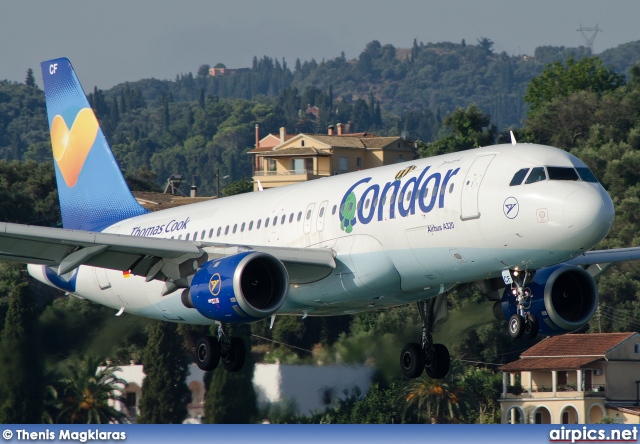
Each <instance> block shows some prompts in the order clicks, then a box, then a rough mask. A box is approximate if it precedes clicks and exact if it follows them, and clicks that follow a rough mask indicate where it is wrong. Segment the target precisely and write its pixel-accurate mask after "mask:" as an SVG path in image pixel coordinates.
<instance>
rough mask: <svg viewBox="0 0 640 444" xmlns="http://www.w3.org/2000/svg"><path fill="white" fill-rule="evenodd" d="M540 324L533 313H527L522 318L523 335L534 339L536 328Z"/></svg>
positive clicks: (536, 334) (538, 327)
mask: <svg viewBox="0 0 640 444" xmlns="http://www.w3.org/2000/svg"><path fill="white" fill-rule="evenodd" d="M539 329H540V325H539V324H538V318H536V317H535V315H529V316H527V318H526V319H525V320H524V337H525V338H528V339H534V338H535V337H536V336H538V330H539Z"/></svg>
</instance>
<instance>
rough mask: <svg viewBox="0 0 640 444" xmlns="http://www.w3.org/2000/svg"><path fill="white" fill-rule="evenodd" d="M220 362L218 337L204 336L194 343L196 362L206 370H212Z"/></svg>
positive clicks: (201, 368)
mask: <svg viewBox="0 0 640 444" xmlns="http://www.w3.org/2000/svg"><path fill="white" fill-rule="evenodd" d="M218 362H220V343H219V342H218V338H215V337H213V336H204V337H202V338H200V340H198V345H196V364H198V367H199V368H200V370H204V371H206V372H208V371H211V370H214V369H215V368H216V367H217V366H218Z"/></svg>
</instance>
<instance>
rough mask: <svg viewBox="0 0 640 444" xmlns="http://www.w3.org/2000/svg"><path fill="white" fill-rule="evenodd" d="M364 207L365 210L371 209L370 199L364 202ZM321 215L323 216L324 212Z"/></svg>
mask: <svg viewBox="0 0 640 444" xmlns="http://www.w3.org/2000/svg"><path fill="white" fill-rule="evenodd" d="M364 209H365V210H368V209H369V199H367V200H366V202H365V203H364ZM320 217H322V214H321V215H320Z"/></svg>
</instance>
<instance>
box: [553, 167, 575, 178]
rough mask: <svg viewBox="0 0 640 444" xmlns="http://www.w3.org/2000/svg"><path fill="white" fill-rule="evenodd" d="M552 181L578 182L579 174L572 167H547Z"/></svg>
mask: <svg viewBox="0 0 640 444" xmlns="http://www.w3.org/2000/svg"><path fill="white" fill-rule="evenodd" d="M547 172H548V173H549V179H550V180H578V173H576V170H574V169H573V168H572V167H547Z"/></svg>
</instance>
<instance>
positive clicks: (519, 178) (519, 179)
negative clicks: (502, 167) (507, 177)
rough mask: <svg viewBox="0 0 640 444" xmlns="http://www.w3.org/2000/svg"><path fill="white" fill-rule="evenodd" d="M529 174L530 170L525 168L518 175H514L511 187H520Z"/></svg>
mask: <svg viewBox="0 0 640 444" xmlns="http://www.w3.org/2000/svg"><path fill="white" fill-rule="evenodd" d="M528 172H529V168H523V169H521V170H519V171H518V172H517V173H516V174H514V175H513V179H511V183H510V184H509V186H510V187H515V186H516V185H520V184H521V183H522V181H523V180H524V178H525V177H526V176H527V173H528Z"/></svg>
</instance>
